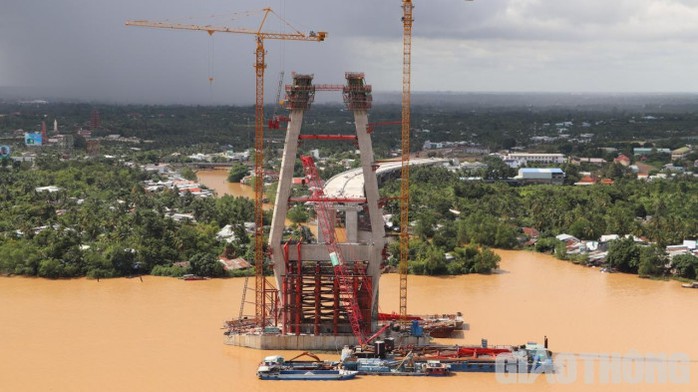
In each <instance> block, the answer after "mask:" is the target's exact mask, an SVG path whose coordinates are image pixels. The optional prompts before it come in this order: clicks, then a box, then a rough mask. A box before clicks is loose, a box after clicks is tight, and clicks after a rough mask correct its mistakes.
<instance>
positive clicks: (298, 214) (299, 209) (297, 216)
mask: <svg viewBox="0 0 698 392" xmlns="http://www.w3.org/2000/svg"><path fill="white" fill-rule="evenodd" d="M286 217H287V218H288V219H289V220H290V221H291V222H292V223H293V224H299V223H305V222H307V221H308V211H307V210H306V209H305V207H303V206H302V205H300V204H298V205H295V206H293V207H291V208H290V209H289V210H288V214H287V215H286Z"/></svg>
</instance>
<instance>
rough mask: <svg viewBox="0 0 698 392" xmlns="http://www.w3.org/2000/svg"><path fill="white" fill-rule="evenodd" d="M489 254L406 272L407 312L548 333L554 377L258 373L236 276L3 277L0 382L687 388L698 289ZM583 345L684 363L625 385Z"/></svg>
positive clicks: (696, 379) (534, 257)
mask: <svg viewBox="0 0 698 392" xmlns="http://www.w3.org/2000/svg"><path fill="white" fill-rule="evenodd" d="M207 173H209V172H199V173H198V174H199V179H200V181H202V182H203V183H205V184H206V185H209V187H212V188H214V189H216V187H215V186H211V182H210V181H207V180H206V178H205V174H207ZM202 174H203V175H202ZM224 185H227V186H235V185H231V184H225V183H224ZM217 190H218V189H217ZM219 194H222V192H221V191H219ZM498 253H499V254H500V255H501V256H502V262H501V265H500V267H501V271H500V273H497V274H492V275H466V276H458V277H443V278H440V277H423V276H422V277H419V276H410V277H409V280H408V297H409V298H408V310H409V312H410V313H416V314H426V313H453V312H455V311H461V312H463V314H464V318H465V319H466V322H467V323H469V325H470V327H469V330H467V331H463V334H462V336H461V337H459V338H456V339H442V340H440V341H441V342H444V343H457V344H479V343H480V339H481V338H487V339H488V340H489V342H490V343H491V344H522V343H524V342H526V341H531V340H534V341H538V342H542V340H543V336H544V335H547V336H548V337H549V339H550V348H551V349H552V350H553V351H554V352H558V353H569V354H570V355H572V356H573V357H575V358H577V359H578V360H576V361H567V362H565V363H563V365H562V367H561V372H560V373H559V377H558V376H553V377H551V378H549V379H548V378H546V377H545V376H540V377H538V378H537V379H535V380H533V381H531V380H528V379H526V378H523V377H522V378H519V379H506V380H502V379H498V378H497V376H496V375H494V374H487V373H486V374H476V373H471V374H469V373H458V374H456V375H455V376H453V377H449V378H425V377H417V378H414V377H406V378H401V377H375V376H374V377H369V376H364V377H361V378H359V379H356V380H352V381H345V382H312V381H305V382H304V381H260V380H257V378H256V377H255V369H256V367H257V364H258V363H259V361H260V359H261V358H262V357H264V356H265V355H270V354H272V352H265V351H258V350H252V349H246V348H240V347H232V346H227V345H225V344H224V336H223V334H222V333H223V330H222V329H220V327H221V325H222V322H223V321H224V320H226V319H230V318H232V317H235V316H237V314H238V312H239V308H240V302H241V296H242V287H243V282H244V279H213V280H208V281H190V282H185V281H181V280H178V279H172V278H164V277H151V276H145V277H143V280H142V281H141V280H139V279H138V278H135V279H126V278H119V279H106V280H101V281H99V282H98V281H95V280H87V279H74V280H45V279H36V278H23V277H9V278H8V277H0V391H12V392H14V391H61V392H62V391H69V392H73V391H90V392H91V391H167V392H178V391H214V392H215V391H272V390H282V388H283V390H284V391H304V392H307V391H325V390H327V389H328V388H332V390H334V391H336V392H341V391H357V390H380V391H425V392H430V391H439V390H458V391H485V392H491V391H504V390H506V391H525V392H533V391H536V392H539V391H572V392H574V391H632V392H642V391H695V390H697V389H696V388H697V387H698V363H696V362H692V361H695V360H698V339H696V331H697V326H698V312H696V310H697V309H698V290H689V289H683V288H681V286H680V284H679V283H677V282H673V281H667V282H664V281H650V280H644V279H639V278H637V277H636V276H631V275H623V274H604V273H600V272H599V271H598V270H597V269H591V268H584V267H579V266H575V265H572V264H570V263H567V262H563V261H559V260H556V259H554V258H552V257H550V256H547V255H541V254H536V253H529V252H523V251H499V252H498ZM380 285H381V286H380V295H381V297H380V301H379V304H380V307H381V311H384V312H392V311H397V310H398V304H399V300H398V292H399V279H398V275H396V274H387V275H384V276H383V277H382V278H381V283H380ZM253 312H254V309H251V307H248V308H247V309H246V313H253ZM273 353H274V354H276V353H277V352H273ZM581 353H593V354H595V355H599V354H601V355H609V354H613V353H619V354H621V355H625V354H629V353H633V354H634V355H639V356H646V355H648V354H661V353H664V354H667V355H674V354H683V355H684V356H685V357H688V358H690V360H691V362H689V363H683V364H680V363H675V362H668V363H667V362H662V363H661V364H660V366H664V367H665V368H669V370H672V369H678V370H676V374H677V375H676V376H674V377H670V376H668V377H667V380H665V382H664V383H662V384H659V383H657V382H655V383H648V382H641V383H639V384H637V385H633V384H630V383H628V382H627V381H632V380H631V378H632V377H630V376H628V377H625V378H624V376H623V375H620V376H621V377H620V379H619V380H614V379H613V378H608V379H604V376H603V375H604V374H611V373H609V372H608V371H606V372H604V371H602V370H600V368H601V367H602V364H601V362H602V361H600V360H590V361H588V362H587V361H584V360H582V359H580V358H582V357H581V356H579V354H581ZM282 354H283V355H285V356H286V357H291V356H294V355H296V354H298V353H297V352H284V353H282ZM324 357H325V358H327V359H336V358H337V357H338V356H337V355H334V354H325V355H324ZM584 358H586V357H584ZM585 366H586V368H585ZM585 371H587V372H588V373H589V374H588V375H587V374H586V373H585ZM652 373H653V374H655V373H656V372H655V371H652ZM657 374H658V373H657ZM669 374H670V375H671V374H673V373H669ZM575 376H576V377H575ZM687 378H688V379H687ZM504 381H508V382H512V381H516V382H515V383H513V384H511V385H504V384H503V382H504ZM617 381H620V383H616V382H617ZM672 381H673V382H672ZM679 381H680V382H684V381H687V383H684V384H680V383H677V382H679ZM562 382H569V384H563V383H562Z"/></svg>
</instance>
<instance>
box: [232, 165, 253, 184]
mask: <svg viewBox="0 0 698 392" xmlns="http://www.w3.org/2000/svg"><path fill="white" fill-rule="evenodd" d="M248 174H250V169H249V168H248V167H247V166H245V165H244V164H242V163H235V164H233V166H231V167H230V171H229V172H228V182H240V180H242V179H243V178H244V177H245V176H247V175H248Z"/></svg>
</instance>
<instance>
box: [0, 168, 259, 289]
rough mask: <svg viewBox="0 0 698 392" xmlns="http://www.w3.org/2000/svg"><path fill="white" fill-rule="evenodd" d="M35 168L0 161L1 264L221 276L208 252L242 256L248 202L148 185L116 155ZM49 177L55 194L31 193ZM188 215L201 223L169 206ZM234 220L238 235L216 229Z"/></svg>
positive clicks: (67, 273)
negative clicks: (179, 218)
mask: <svg viewBox="0 0 698 392" xmlns="http://www.w3.org/2000/svg"><path fill="white" fill-rule="evenodd" d="M37 166H38V167H37V168H33V169H32V168H28V167H19V168H15V169H0V184H1V186H0V209H1V210H2V211H3V214H2V216H0V232H2V235H0V272H2V273H12V274H22V275H37V276H43V277H50V278H59V277H73V276H83V275H87V276H89V277H95V278H97V277H111V276H124V275H133V274H139V273H150V272H155V273H160V274H181V273H184V272H186V271H185V270H181V271H179V270H177V269H176V268H171V266H172V263H174V262H178V261H190V262H191V268H192V270H193V272H199V273H203V274H206V275H209V276H220V275H221V274H222V272H221V270H220V269H219V267H220V263H218V262H217V259H216V258H215V257H214V256H218V255H219V254H221V253H223V252H224V251H225V252H226V254H227V255H228V256H233V257H237V256H244V255H245V254H246V252H247V251H248V248H249V246H248V244H247V243H248V242H249V238H248V237H247V235H246V234H245V232H244V229H242V223H243V222H247V221H251V220H253V219H252V211H253V208H252V203H251V201H250V200H248V199H245V198H234V197H230V196H224V197H221V198H217V199H212V198H211V199H202V198H195V197H194V196H192V195H191V194H190V193H185V195H184V196H179V195H178V194H177V193H175V191H171V190H165V191H163V192H160V193H148V192H145V190H144V189H143V186H142V180H145V179H146V174H145V173H144V172H142V171H140V170H138V169H131V168H127V167H124V166H123V165H122V164H120V163H117V162H114V161H66V162H61V161H58V160H57V159H55V160H54V159H45V160H42V161H41V162H38V163H37ZM48 185H55V186H58V187H60V190H59V191H57V192H48V191H43V192H37V191H36V190H35V188H36V187H39V186H48ZM174 209H177V210H179V211H181V212H185V213H192V214H193V215H194V217H195V219H196V222H197V223H192V222H188V221H183V222H176V221H175V220H173V219H171V218H170V217H169V216H168V211H170V210H174ZM227 224H232V225H237V227H238V228H239V230H238V233H239V234H238V237H239V238H240V239H241V241H238V243H236V244H235V245H233V246H228V247H224V245H223V244H222V243H220V242H219V241H218V240H217V239H216V233H217V232H218V231H219V230H220V228H221V227H223V226H224V225H227Z"/></svg>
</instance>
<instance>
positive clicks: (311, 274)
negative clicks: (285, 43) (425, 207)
mask: <svg viewBox="0 0 698 392" xmlns="http://www.w3.org/2000/svg"><path fill="white" fill-rule="evenodd" d="M413 8H414V5H413V4H412V1H411V0H403V1H402V15H401V16H400V18H401V21H402V27H403V50H402V118H401V121H400V122H399V124H400V125H401V136H402V141H401V151H402V153H401V160H400V167H399V169H400V178H401V182H400V184H401V185H400V196H399V203H400V232H399V242H400V254H399V265H398V273H399V274H400V293H399V295H400V309H399V313H393V314H392V315H380V314H379V311H378V297H379V287H380V284H379V283H380V273H381V263H382V262H383V261H384V258H385V257H386V251H385V249H386V238H385V229H384V221H383V214H382V210H381V208H380V206H379V204H380V202H379V192H378V181H377V177H376V170H377V169H378V168H379V166H380V165H379V164H378V163H377V162H376V161H375V159H374V154H373V148H372V143H371V132H372V127H371V126H370V124H369V122H368V113H369V110H370V109H371V105H372V90H371V86H370V85H369V84H367V83H366V80H365V77H364V75H363V74H362V73H358V72H347V73H346V74H345V82H344V84H314V83H313V75H311V74H300V73H298V74H294V75H293V80H292V83H291V84H290V85H287V86H286V87H285V89H284V90H285V93H286V98H285V100H284V101H283V102H284V107H285V109H287V110H288V112H289V113H288V116H274V117H272V118H271V119H267V118H265V114H264V71H265V68H266V66H267V64H266V62H265V56H266V50H265V48H264V41H265V40H266V39H274V40H292V41H311V42H322V41H324V40H325V38H326V37H327V35H328V33H326V32H322V31H310V32H308V33H303V32H300V31H299V30H296V29H293V28H292V30H294V31H293V32H290V33H280V32H269V31H266V30H265V22H266V21H267V19H268V18H269V17H270V16H276V17H277V18H279V19H281V20H282V21H283V23H284V24H286V25H287V26H289V27H290V24H289V23H288V22H286V21H284V20H283V18H281V17H279V16H278V15H276V13H274V11H272V10H271V8H265V9H264V10H263V14H262V19H261V22H260V24H259V26H258V28H256V29H245V28H232V27H227V26H210V25H206V26H201V25H192V24H176V23H167V22H151V21H144V20H138V21H129V22H127V23H126V24H127V25H129V26H140V27H151V28H164V29H181V30H195V31H205V32H207V33H208V34H209V35H213V34H214V33H217V32H224V33H236V34H248V35H253V36H254V37H255V40H256V44H257V47H256V51H255V63H254V69H255V87H256V90H255V91H256V94H255V95H256V100H255V135H254V173H253V177H254V178H255V179H262V178H263V177H264V164H265V158H264V148H265V145H264V141H265V124H269V128H270V129H274V128H276V129H278V128H280V127H279V124H280V119H281V120H283V121H286V122H287V127H286V135H285V142H284V148H283V156H282V160H281V167H280V168H279V182H278V188H277V192H276V198H275V200H276V202H275V204H274V210H273V217H272V222H271V227H270V230H269V233H268V236H267V233H266V231H265V227H264V220H263V209H262V204H263V199H264V188H263V187H264V185H263V181H261V180H259V181H253V183H254V191H255V199H254V203H255V234H254V266H255V276H254V289H252V288H249V287H248V284H247V282H246V284H245V290H244V291H245V292H244V293H243V300H242V303H241V306H240V314H239V316H238V317H237V318H235V319H233V320H230V321H228V322H227V323H226V343H228V344H232V345H239V346H245V347H253V348H258V349H296V350H328V349H337V348H341V347H342V346H343V345H360V346H364V345H367V344H368V343H370V342H371V341H373V340H374V339H376V338H377V337H378V336H380V335H386V334H393V336H398V337H399V339H400V343H402V344H423V343H426V342H427V341H428V339H429V333H428V332H427V333H426V334H424V333H423V331H422V329H421V327H419V326H418V325H417V323H412V325H411V327H410V320H409V318H412V319H413V320H411V321H416V320H415V317H410V316H408V314H407V272H408V254H409V249H408V247H409V232H408V228H409V167H410V94H411V91H410V90H411V53H412V48H411V47H412V23H413V16H412V11H413ZM396 17H398V16H397V15H396ZM282 78H283V76H282ZM321 91H327V92H335V93H341V94H342V97H343V101H344V104H345V105H346V108H347V110H348V111H350V112H351V113H352V114H353V125H354V130H353V132H352V133H351V134H348V133H344V134H334V135H318V134H312V135H311V134H304V133H303V131H302V128H303V116H304V114H305V113H306V112H307V111H308V110H310V108H311V105H312V103H313V100H314V98H315V94H316V92H321ZM280 92H281V81H280V83H279V93H278V94H279V95H280ZM279 98H280V97H279V96H277V101H278V100H279ZM306 139H313V140H326V141H331V142H334V143H341V142H344V143H345V144H346V148H347V150H355V149H356V147H355V146H358V150H359V155H360V174H361V175H362V179H363V181H362V182H361V185H362V186H361V188H363V189H360V191H359V192H352V193H351V194H348V193H346V192H345V189H344V187H335V188H333V189H334V190H333V191H331V192H328V191H327V190H326V188H325V181H324V180H323V179H322V178H320V176H319V173H318V169H317V168H316V166H315V162H314V161H313V158H312V157H311V156H306V155H303V156H300V160H301V162H302V165H303V170H304V174H305V177H304V180H303V181H304V183H305V186H306V187H307V196H304V197H300V198H298V197H296V198H292V197H291V184H292V179H293V171H294V164H295V162H296V160H297V158H298V157H299V156H298V155H299V150H298V146H299V143H300V142H301V141H303V140H306ZM357 193H358V194H357ZM296 203H303V204H305V205H307V206H312V208H313V209H314V212H315V215H316V217H317V238H316V240H315V241H314V242H312V243H306V242H303V241H288V240H287V241H285V242H284V241H283V239H282V238H283V232H284V230H285V229H286V226H285V221H286V215H287V212H288V211H289V206H292V205H294V204H296ZM338 225H341V226H342V227H343V228H344V231H342V235H341V237H342V238H340V236H339V235H338V234H337V230H336V227H337V226H338ZM267 238H268V240H267ZM265 243H266V245H267V246H266V247H265ZM270 271H273V277H271V276H269V272H270ZM248 289H249V291H254V301H248V300H246V298H247V297H248V295H247V291H248ZM246 303H253V304H254V309H255V312H254V315H251V314H250V315H246V313H245V304H246ZM379 321H380V323H379ZM451 330H452V329H451Z"/></svg>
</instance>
